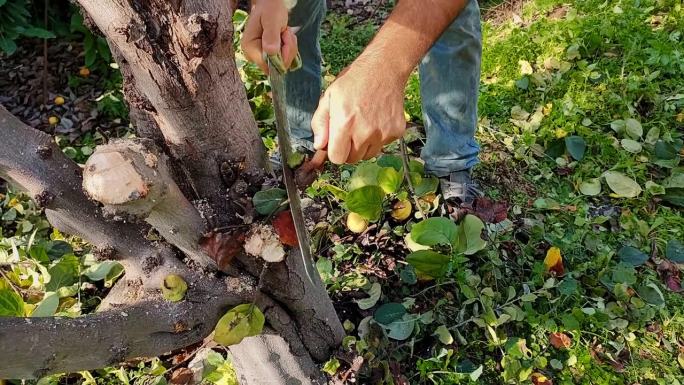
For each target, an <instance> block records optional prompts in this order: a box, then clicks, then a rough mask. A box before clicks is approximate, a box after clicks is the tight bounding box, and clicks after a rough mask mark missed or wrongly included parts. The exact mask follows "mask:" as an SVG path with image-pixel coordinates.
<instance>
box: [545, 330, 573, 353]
mask: <svg viewBox="0 0 684 385" xmlns="http://www.w3.org/2000/svg"><path fill="white" fill-rule="evenodd" d="M549 342H550V343H551V345H553V347H554V348H556V349H561V350H562V349H568V348H569V347H570V346H571V345H572V340H571V339H570V337H568V335H567V334H565V333H551V334H549Z"/></svg>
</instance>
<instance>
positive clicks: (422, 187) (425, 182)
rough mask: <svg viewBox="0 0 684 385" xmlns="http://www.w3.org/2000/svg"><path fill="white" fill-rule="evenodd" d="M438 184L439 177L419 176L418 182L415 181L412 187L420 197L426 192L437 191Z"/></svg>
mask: <svg viewBox="0 0 684 385" xmlns="http://www.w3.org/2000/svg"><path fill="white" fill-rule="evenodd" d="M438 186H439V179H438V178H437V177H434V176H431V177H426V178H421V179H420V183H417V184H416V185H415V186H413V187H414V190H415V191H416V195H417V196H419V197H422V196H424V195H427V194H431V193H434V192H436V191H437V187H438Z"/></svg>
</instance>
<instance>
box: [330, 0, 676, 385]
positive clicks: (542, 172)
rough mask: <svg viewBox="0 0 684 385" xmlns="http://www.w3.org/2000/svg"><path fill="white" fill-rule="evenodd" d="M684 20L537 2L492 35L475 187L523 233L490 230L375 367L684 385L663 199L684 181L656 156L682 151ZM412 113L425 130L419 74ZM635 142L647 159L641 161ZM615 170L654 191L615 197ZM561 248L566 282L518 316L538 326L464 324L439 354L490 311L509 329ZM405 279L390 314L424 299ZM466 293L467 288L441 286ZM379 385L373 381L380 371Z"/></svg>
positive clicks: (449, 376) (628, 8) (486, 379)
mask: <svg viewBox="0 0 684 385" xmlns="http://www.w3.org/2000/svg"><path fill="white" fill-rule="evenodd" d="M682 12H683V11H682V8H681V5H680V4H679V3H676V2H641V3H640V4H632V3H625V2H615V1H607V2H605V3H603V2H599V1H579V2H574V3H573V4H572V5H568V4H565V3H563V2H560V1H548V0H538V1H533V2H529V3H528V4H526V5H525V7H524V8H523V13H522V15H521V18H522V22H519V23H515V22H513V21H509V22H506V23H502V24H501V23H498V24H496V25H495V24H492V23H485V24H484V35H485V38H484V39H485V41H484V52H483V65H482V87H481V95H480V103H479V110H480V119H481V124H480V130H479V132H478V139H479V141H480V142H481V143H482V144H483V153H482V164H481V165H480V166H479V168H478V169H476V174H477V175H478V176H479V178H480V179H481V180H482V182H483V183H484V184H485V186H486V193H487V195H488V196H489V197H491V198H493V199H496V200H499V201H503V202H505V203H506V204H508V205H509V207H510V208H511V210H510V211H509V220H511V223H510V224H506V226H509V228H508V229H505V226H501V227H504V229H503V230H499V231H492V228H491V227H490V228H489V231H488V234H489V236H490V239H489V241H490V242H489V245H488V247H487V249H486V252H484V253H482V255H480V256H479V257H478V258H474V259H470V260H469V261H467V262H466V263H465V265H464V266H463V270H462V271H460V272H454V274H452V275H451V276H446V277H443V278H441V281H440V280H439V279H438V281H437V285H438V287H437V288H436V289H434V290H435V292H432V293H429V294H428V295H426V296H420V297H419V298H418V299H417V301H416V303H415V304H413V306H412V307H408V311H409V312H412V313H418V312H421V311H422V312H423V314H424V312H425V311H426V310H427V309H430V310H431V311H432V312H433V316H434V318H435V322H433V323H430V324H428V325H427V326H423V327H422V330H420V331H418V332H416V333H415V334H413V335H412V336H411V338H409V339H408V342H406V341H402V342H390V344H392V346H394V347H393V348H391V350H392V353H391V354H388V352H387V351H386V350H385V349H386V348H383V349H381V350H382V351H377V350H373V349H369V350H370V351H371V352H372V353H373V354H374V356H375V357H376V359H377V361H379V362H382V361H383V360H384V362H385V364H384V365H390V364H391V363H392V362H396V361H398V362H400V363H401V365H400V366H401V368H402V373H403V374H404V375H405V376H406V377H407V378H408V379H409V382H410V383H430V384H431V383H436V384H455V383H468V382H469V381H471V379H472V378H471V377H470V375H471V374H472V373H476V374H477V376H475V377H477V381H479V383H491V384H498V383H525V382H527V383H529V382H530V381H532V378H535V380H534V381H537V383H544V382H543V381H542V380H541V379H540V377H539V376H538V375H539V374H541V375H543V376H545V377H546V378H549V379H551V380H552V381H553V383H560V384H575V383H582V384H632V383H642V384H676V383H680V381H681V379H682V367H681V365H683V364H684V361H683V360H684V356H682V355H681V354H680V353H679V351H680V350H679V348H675V347H674V345H672V344H671V341H679V342H677V343H676V344H675V345H677V346H681V345H679V344H680V343H681V341H680V340H679V337H678V336H679V335H680V333H681V331H682V327H683V326H684V318H682V310H681V309H682V308H681V305H682V302H683V301H682V298H681V295H680V294H678V293H675V292H673V291H672V290H670V289H668V287H667V286H666V282H667V277H668V275H667V273H664V271H665V270H666V267H668V266H669V262H668V261H667V257H666V249H667V244H668V242H672V241H673V240H682V239H683V238H684V221H683V220H682V217H681V209H680V208H678V207H677V206H676V205H673V204H672V203H668V202H666V201H664V200H663V197H664V195H663V194H662V193H663V192H664V191H670V190H672V191H673V194H674V193H675V192H674V191H675V190H676V189H677V187H676V186H675V185H676V183H673V180H674V179H676V178H679V177H680V176H679V175H681V172H682V171H681V169H680V168H678V167H679V166H678V164H679V157H678V156H672V157H671V159H663V157H662V156H661V155H662V153H659V151H658V150H657V147H658V146H660V147H665V146H671V147H673V148H674V150H675V152H676V151H680V149H681V142H682V126H683V125H684V124H683V120H684V119H683V117H684V116H683V114H682V111H683V110H684V102H683V100H684V98H683V95H682V92H683V91H684V80H683V78H682V76H681V74H682V73H683V72H684V68H683V67H682V65H683V64H682V63H683V62H682V60H681V55H682V53H683V52H684V43H683V37H682V35H681V31H682V21H683V20H684V19H683V18H682ZM331 51H333V52H334V51H336V48H335V49H331ZM521 68H524V72H522V71H521ZM406 110H407V112H408V115H409V116H410V117H411V119H412V120H416V121H419V120H420V116H421V114H420V95H419V93H418V78H417V77H416V76H414V77H413V78H412V79H411V81H410V82H409V85H408V87H407V101H406ZM535 112H536V114H535ZM628 119H633V121H630V122H632V123H631V124H634V123H633V122H634V121H636V122H638V124H637V126H639V127H641V131H642V133H641V135H637V134H634V133H632V135H630V133H629V132H625V129H624V127H622V126H621V124H622V123H621V122H625V121H626V120H628ZM611 124H612V126H614V127H616V129H613V128H611ZM649 133H650V134H649ZM576 137H578V138H580V139H570V140H569V141H568V139H566V138H576ZM573 140H578V141H580V142H581V143H583V144H584V146H586V150H585V154H584V155H583V156H581V157H579V156H578V158H580V160H577V159H574V158H573V157H572V156H571V155H570V154H569V148H570V145H566V143H572V141H573ZM625 140H627V141H625ZM629 141H636V142H638V143H639V144H640V147H641V150H640V151H639V152H638V153H636V154H635V153H634V151H635V150H634V149H632V150H631V151H632V152H630V151H628V148H630V147H629V145H630V144H632V143H631V142H629ZM606 171H615V172H619V173H620V174H621V175H625V176H626V177H628V178H629V179H630V180H633V181H634V182H636V184H638V186H639V189H640V190H642V191H641V192H640V193H639V195H638V196H636V197H633V198H625V197H616V194H617V195H619V194H620V193H622V194H625V191H622V190H623V189H622V187H620V186H615V185H613V188H616V189H617V190H618V191H617V192H616V191H613V190H611V186H610V185H608V184H607V183H606V181H605V179H604V178H603V176H604V175H605V174H604V172H606ZM351 173H353V170H352V171H351ZM595 178H598V180H595ZM589 181H592V182H594V183H595V182H598V183H600V185H601V191H600V192H598V193H596V194H595V195H591V196H590V195H585V194H583V193H582V192H581V190H580V186H583V183H584V182H587V183H589ZM340 185H341V186H343V185H344V181H343V183H341V184H340ZM668 186H671V187H668ZM521 187H525V188H521ZM663 187H666V188H665V190H663ZM680 193H681V192H680V190H677V192H676V194H680ZM592 194H593V193H592ZM340 210H341V211H342V213H344V212H345V209H344V208H340ZM340 215H342V214H340ZM409 226H410V225H409ZM409 226H406V227H409ZM394 231H397V229H394ZM398 240H399V241H401V238H398ZM552 246H553V247H557V248H559V249H560V250H561V254H562V258H563V261H562V264H563V269H564V274H563V275H562V276H561V277H556V279H555V282H553V285H554V286H553V287H552V288H551V289H550V290H548V292H547V293H545V294H544V296H538V298H536V299H535V300H534V301H533V302H532V303H524V302H521V303H519V304H520V305H521V306H519V309H520V311H522V314H524V315H521V316H519V317H518V318H516V319H515V320H514V321H511V320H506V321H505V322H503V323H499V322H498V321H496V320H495V321H494V322H493V323H487V322H485V323H484V324H480V325H475V324H472V323H469V324H467V325H464V326H463V327H460V328H457V329H456V330H458V332H459V333H460V334H458V335H455V333H454V332H453V331H452V333H451V334H452V337H453V338H455V339H456V340H457V342H455V343H453V344H446V345H445V344H443V343H441V342H440V341H435V339H436V338H435V337H434V336H433V332H435V331H436V330H437V328H438V327H439V326H440V324H443V325H446V326H448V327H452V326H453V325H454V324H460V323H462V321H460V322H459V321H458V320H462V319H464V318H465V319H468V317H476V318H477V317H482V312H488V311H491V310H488V309H492V308H493V309H494V315H495V316H496V317H500V316H501V315H502V314H504V312H502V311H501V310H502V308H501V307H500V306H501V303H502V302H503V303H505V302H506V301H505V300H506V298H507V296H506V291H507V290H510V289H507V288H509V287H510V288H512V289H513V290H514V293H517V294H519V293H520V292H525V291H527V290H532V289H534V288H539V287H543V283H544V282H545V279H547V278H548V277H549V276H550V275H549V273H548V272H547V271H546V268H545V266H544V262H543V261H544V259H545V255H546V253H547V250H549V249H550V248H551V247H552ZM624 246H630V247H634V248H635V249H638V250H639V252H640V253H643V255H644V256H646V258H647V259H649V261H648V262H646V263H638V264H637V265H636V266H635V265H634V264H629V263H627V262H629V261H630V259H629V257H628V256H626V254H627V253H626V251H625V250H632V249H629V248H626V249H623V247H624ZM345 250H346V249H345ZM364 253H366V254H368V253H369V251H368V250H367V248H366V249H364V248H363V247H361V248H360V250H357V255H358V260H357V262H361V261H365V259H364V258H366V257H364ZM342 255H343V256H340V254H339V253H337V254H334V255H331V257H330V259H331V260H332V265H333V270H334V269H337V268H338V267H339V266H343V265H344V263H345V262H344V259H345V258H348V256H346V255H345V254H342ZM649 257H650V258H649ZM375 258H377V256H376V257H375ZM369 259H373V257H370V258H369ZM674 271H675V272H676V274H675V275H676V276H677V277H678V276H679V270H678V269H676V268H675V270H674ZM459 273H460V274H459ZM350 274H351V273H350ZM354 274H356V272H355V273H354ZM397 275H400V273H399V272H398V274H397ZM393 279H394V280H397V281H398V282H397V281H394V280H393ZM393 279H389V282H386V281H382V280H381V282H383V285H382V286H383V293H386V294H385V295H384V296H383V297H382V298H381V299H380V301H379V303H383V302H392V301H397V302H402V301H403V300H404V297H403V295H407V294H409V293H415V292H416V291H420V290H425V289H422V286H419V287H415V286H412V285H407V284H406V283H405V282H402V281H401V280H400V277H397V276H395V277H393ZM339 280H343V277H342V278H340V279H339ZM374 281H375V280H374V278H373V277H370V278H369V282H374ZM452 281H456V283H457V284H456V285H453V284H451V285H446V284H445V285H442V283H443V282H452ZM473 283H475V284H473ZM670 283H671V284H672V282H670ZM549 284H551V283H549ZM366 285H368V284H366ZM419 285H420V284H419ZM362 286H363V285H362ZM398 286H399V287H401V288H402V289H401V290H399V289H398ZM454 286H455V287H454ZM677 286H678V285H677V284H673V288H674V289H677ZM654 287H657V288H658V290H657V291H656V290H653V291H651V289H653V288H654ZM470 291H474V292H476V293H478V292H479V293H480V294H479V295H476V296H475V297H474V298H477V299H478V301H476V302H475V303H472V298H469V296H467V295H464V292H466V293H467V292H470ZM484 293H488V294H484ZM489 294H491V295H489ZM661 294H662V299H661V296H660V295H661ZM509 310H510V309H509ZM511 312H513V313H515V314H516V316H517V312H518V310H517V309H516V310H511ZM490 327H491V329H490ZM653 330H658V333H654V332H653ZM551 333H564V334H565V335H566V336H568V337H569V338H570V341H571V343H570V346H569V347H567V348H565V347H562V348H561V349H556V348H554V347H553V346H552V345H551V343H550V335H551ZM659 333H662V334H659ZM391 340H392V339H391V338H390V341H391ZM447 340H448V338H447ZM418 347H419V349H418ZM350 350H351V351H354V348H352V349H350ZM356 352H357V353H359V354H363V353H364V352H365V350H364V349H361V351H359V349H358V348H357V349H356ZM678 362H679V363H678ZM376 364H377V363H376ZM377 365H378V366H380V367H382V365H383V364H381V363H380V364H377ZM480 365H482V366H481V372H480V371H479V370H476V369H478V368H480ZM370 366H373V363H370ZM343 367H344V365H343ZM533 374H534V375H533ZM366 375H367V376H369V377H368V378H374V377H373V373H372V371H371V373H366ZM473 378H474V377H473ZM394 379H395V380H396V379H397V376H396V375H395V376H394ZM375 380H377V378H375ZM378 383H381V382H378ZM385 383H386V382H385Z"/></svg>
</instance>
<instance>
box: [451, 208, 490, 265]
mask: <svg viewBox="0 0 684 385" xmlns="http://www.w3.org/2000/svg"><path fill="white" fill-rule="evenodd" d="M482 230H484V223H482V220H480V218H478V217H476V216H475V215H472V214H468V215H466V216H465V218H463V220H462V221H461V223H459V225H458V231H457V233H456V234H457V238H456V242H455V243H453V246H454V248H455V249H456V250H458V251H459V252H461V253H463V254H465V255H473V254H475V253H477V252H478V251H480V250H482V249H484V248H485V246H487V242H485V241H484V240H483V239H482Z"/></svg>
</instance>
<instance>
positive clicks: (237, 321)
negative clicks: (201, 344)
mask: <svg viewBox="0 0 684 385" xmlns="http://www.w3.org/2000/svg"><path fill="white" fill-rule="evenodd" d="M264 322H265V318H264V314H263V313H262V312H261V310H260V309H259V308H258V307H257V306H255V305H254V304H250V303H246V304H242V305H237V306H235V307H234V308H232V309H231V310H229V311H228V313H226V314H225V315H224V316H223V317H221V319H220V320H219V321H218V323H217V324H216V328H214V341H216V342H218V343H219V344H221V345H223V346H230V345H235V344H238V343H240V341H242V340H243V339H244V338H245V337H251V336H255V335H258V334H259V333H261V331H262V330H263V329H264Z"/></svg>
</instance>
